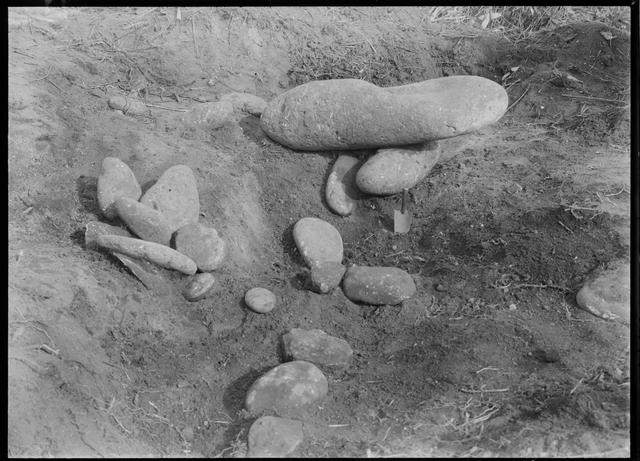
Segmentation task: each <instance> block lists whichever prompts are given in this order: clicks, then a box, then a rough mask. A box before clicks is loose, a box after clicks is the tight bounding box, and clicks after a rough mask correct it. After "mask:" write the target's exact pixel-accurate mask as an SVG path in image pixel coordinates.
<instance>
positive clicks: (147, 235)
mask: <svg viewBox="0 0 640 461" xmlns="http://www.w3.org/2000/svg"><path fill="white" fill-rule="evenodd" d="M115 205H116V211H117V213H118V216H119V217H120V219H122V221H124V223H125V224H126V225H127V227H128V228H129V229H130V230H131V231H132V232H133V233H134V234H136V235H137V236H138V237H140V238H141V239H143V240H147V241H149V242H155V243H159V244H161V245H166V246H169V242H170V241H171V234H172V232H171V225H170V224H169V221H168V220H167V218H166V217H165V216H164V215H163V214H162V213H160V212H159V211H157V210H154V209H153V208H151V207H148V206H147V205H144V204H142V203H140V202H138V201H137V200H133V199H131V198H128V197H118V198H117V199H116V201H115Z"/></svg>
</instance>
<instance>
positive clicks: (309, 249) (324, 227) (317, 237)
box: [293, 217, 344, 267]
mask: <svg viewBox="0 0 640 461" xmlns="http://www.w3.org/2000/svg"><path fill="white" fill-rule="evenodd" d="M293 240H294V241H295V243H296V246H297V247H298V250H299V251H300V254H301V255H302V258H303V259H304V261H305V263H306V264H307V265H308V266H309V267H313V266H316V265H318V264H320V263H322V262H326V261H331V262H337V263H340V262H342V256H343V251H344V249H343V245H342V237H341V236H340V232H338V229H336V228H335V227H333V226H332V225H331V224H329V223H328V222H326V221H324V220H322V219H319V218H312V217H308V218H302V219H300V220H299V221H298V222H297V223H296V224H295V225H294V226H293Z"/></svg>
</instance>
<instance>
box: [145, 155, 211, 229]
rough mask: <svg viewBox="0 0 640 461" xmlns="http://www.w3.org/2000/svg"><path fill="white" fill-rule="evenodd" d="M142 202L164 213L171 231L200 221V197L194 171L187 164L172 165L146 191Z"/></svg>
mask: <svg viewBox="0 0 640 461" xmlns="http://www.w3.org/2000/svg"><path fill="white" fill-rule="evenodd" d="M140 203H142V204H144V205H147V206H150V207H151V208H153V209H154V210H158V211H159V212H161V213H162V214H164V215H165V216H166V217H167V220H168V221H169V224H170V225H171V232H175V231H176V230H177V229H180V228H181V227H183V226H186V225H187V224H191V223H195V222H198V216H199V215H200V198H199V195H198V186H197V184H196V178H195V176H194V175H193V171H191V168H189V167H188V166H186V165H175V166H172V167H171V168H169V169H168V170H167V171H165V172H164V173H163V174H162V175H161V176H160V177H159V178H158V181H157V182H156V183H155V184H154V185H153V186H152V187H150V188H149V190H148V191H147V192H145V194H144V195H143V196H142V198H141V199H140Z"/></svg>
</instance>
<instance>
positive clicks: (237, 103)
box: [220, 93, 267, 117]
mask: <svg viewBox="0 0 640 461" xmlns="http://www.w3.org/2000/svg"><path fill="white" fill-rule="evenodd" d="M220 101H229V102H230V103H231V104H233V108H234V109H235V110H240V111H243V112H247V113H249V114H251V115H255V116H256V117H260V115H261V114H262V112H263V111H264V109H265V107H267V102H266V101H265V100H264V99H262V98H261V97H259V96H256V95H254V94H250V93H227V94H225V95H223V96H222V97H221V98H220Z"/></svg>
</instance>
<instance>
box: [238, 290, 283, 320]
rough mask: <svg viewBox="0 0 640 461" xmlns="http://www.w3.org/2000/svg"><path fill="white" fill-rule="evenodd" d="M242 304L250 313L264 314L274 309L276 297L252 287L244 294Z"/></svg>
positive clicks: (269, 292)
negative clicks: (244, 304) (243, 303)
mask: <svg viewBox="0 0 640 461" xmlns="http://www.w3.org/2000/svg"><path fill="white" fill-rule="evenodd" d="M244 302H245V303H246V305H247V306H248V307H249V309H251V310H252V311H255V312H258V313H260V314H266V313H267V312H271V311H272V310H273V308H274V307H276V295H274V294H273V292H272V291H270V290H267V289H266V288H262V287H254V288H251V289H250V290H249V291H247V292H246V293H245V295H244Z"/></svg>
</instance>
